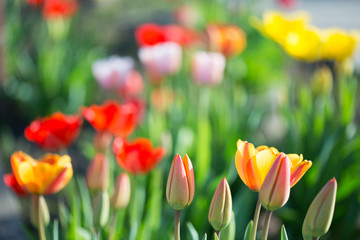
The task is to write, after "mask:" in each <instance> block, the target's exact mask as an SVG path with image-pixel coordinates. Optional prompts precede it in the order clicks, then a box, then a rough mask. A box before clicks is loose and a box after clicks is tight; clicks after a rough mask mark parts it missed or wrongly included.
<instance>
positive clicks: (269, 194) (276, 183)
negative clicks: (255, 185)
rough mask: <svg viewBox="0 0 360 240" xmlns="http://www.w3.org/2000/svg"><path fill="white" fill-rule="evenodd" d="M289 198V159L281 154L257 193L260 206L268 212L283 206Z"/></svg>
mask: <svg viewBox="0 0 360 240" xmlns="http://www.w3.org/2000/svg"><path fill="white" fill-rule="evenodd" d="M289 196H290V159H289V157H288V156H287V155H286V154H284V153H281V154H280V155H279V156H278V157H277V158H276V159H275V161H274V163H273V165H272V166H271V168H270V170H269V172H268V174H267V176H266V178H265V180H264V183H263V184H262V186H261V188H260V192H259V198H260V201H261V204H262V205H263V206H264V207H265V208H266V209H267V210H270V211H274V210H277V209H279V208H281V207H282V206H284V205H285V203H286V202H287V201H288V199H289Z"/></svg>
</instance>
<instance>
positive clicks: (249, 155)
mask: <svg viewBox="0 0 360 240" xmlns="http://www.w3.org/2000/svg"><path fill="white" fill-rule="evenodd" d="M279 154H280V153H279V151H278V150H277V149H276V148H273V147H267V146H259V147H257V148H255V147H254V145H253V144H252V143H248V142H246V141H242V140H240V139H239V140H238V142H237V151H236V154H235V166H236V169H237V171H238V174H239V176H240V178H241V180H242V181H243V182H244V183H245V185H246V186H248V187H249V188H250V189H251V190H253V191H256V192H258V191H259V190H260V188H261V185H262V184H263V182H264V180H265V177H266V175H267V173H268V172H269V170H270V168H271V166H272V164H273V163H274V161H275V159H276V158H277V156H278V155H279ZM288 157H289V158H290V167H291V175H290V185H291V187H292V186H294V185H295V184H296V183H297V182H298V181H299V180H300V179H301V177H302V176H303V175H304V174H305V173H306V171H307V170H308V169H309V168H310V167H311V165H312V162H311V161H308V160H303V156H302V155H300V156H299V155H297V154H288Z"/></svg>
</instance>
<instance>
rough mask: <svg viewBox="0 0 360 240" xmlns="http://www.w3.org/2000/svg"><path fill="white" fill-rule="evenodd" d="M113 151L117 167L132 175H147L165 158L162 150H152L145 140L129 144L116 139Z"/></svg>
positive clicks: (141, 139) (123, 140)
mask: <svg viewBox="0 0 360 240" xmlns="http://www.w3.org/2000/svg"><path fill="white" fill-rule="evenodd" d="M113 151H114V154H115V157H116V161H117V163H118V164H119V166H120V167H122V168H123V169H125V170H126V171H129V172H131V173H133V174H145V173H148V172H149V171H150V170H152V169H153V168H154V167H155V166H156V165H157V164H158V163H159V162H160V160H161V159H162V158H163V157H164V156H165V150H164V148H162V147H157V148H155V149H154V148H153V146H152V143H151V141H150V140H148V139H146V138H137V139H135V140H134V141H133V142H129V141H127V140H125V139H123V138H120V137H118V138H116V139H115V140H114V144H113Z"/></svg>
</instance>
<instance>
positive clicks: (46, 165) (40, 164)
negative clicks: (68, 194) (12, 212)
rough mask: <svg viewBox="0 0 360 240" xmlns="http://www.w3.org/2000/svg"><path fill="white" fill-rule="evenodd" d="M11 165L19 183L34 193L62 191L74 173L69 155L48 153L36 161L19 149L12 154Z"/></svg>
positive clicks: (46, 193)
mask: <svg viewBox="0 0 360 240" xmlns="http://www.w3.org/2000/svg"><path fill="white" fill-rule="evenodd" d="M11 166H12V170H13V173H14V175H15V178H16V180H17V181H18V183H19V185H20V186H22V187H25V188H26V189H27V190H28V191H29V192H30V193H32V194H40V195H42V194H45V195H48V194H53V193H56V192H58V191H60V190H61V189H62V188H63V187H65V185H66V184H67V183H68V182H69V181H70V179H71V177H72V175H73V169H72V165H71V159H70V157H69V156H68V155H64V156H59V155H57V154H46V155H45V156H43V157H42V158H41V159H39V160H38V161H36V160H35V159H33V158H32V157H31V156H29V155H28V154H26V153H24V152H22V151H19V152H15V153H14V154H13V155H12V156H11Z"/></svg>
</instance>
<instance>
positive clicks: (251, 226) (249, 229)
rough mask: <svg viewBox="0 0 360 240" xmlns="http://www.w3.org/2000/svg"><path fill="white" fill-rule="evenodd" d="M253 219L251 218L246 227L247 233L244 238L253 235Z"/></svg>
mask: <svg viewBox="0 0 360 240" xmlns="http://www.w3.org/2000/svg"><path fill="white" fill-rule="evenodd" d="M253 224H254V223H253V220H251V221H250V222H249V223H248V225H247V227H246V229H245V234H244V240H250V237H251V231H252V228H253Z"/></svg>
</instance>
